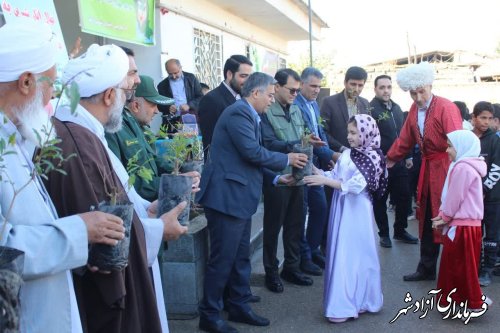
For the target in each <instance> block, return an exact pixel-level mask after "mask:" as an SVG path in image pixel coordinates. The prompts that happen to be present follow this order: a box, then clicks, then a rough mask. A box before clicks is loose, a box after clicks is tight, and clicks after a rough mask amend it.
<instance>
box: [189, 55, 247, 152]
mask: <svg viewBox="0 0 500 333" xmlns="http://www.w3.org/2000/svg"><path fill="white" fill-rule="evenodd" d="M252 66H253V64H252V62H251V61H250V60H248V58H247V57H245V56H243V55H239V54H235V55H232V56H231V57H229V58H228V59H227V60H226V63H225V64H224V81H222V82H221V84H220V85H219V86H218V87H217V88H215V89H214V90H212V91H210V92H208V93H207V94H206V95H205V96H204V97H203V98H202V99H201V101H200V105H199V108H198V123H199V125H200V131H201V136H202V141H203V150H204V151H205V160H206V159H207V157H208V153H209V152H208V147H209V146H210V143H211V142H212V135H213V133H214V128H215V124H216V123H217V120H218V119H219V117H220V115H221V114H222V111H224V109H225V108H227V107H228V106H229V105H231V104H233V103H234V102H236V100H238V99H240V98H241V96H240V95H241V88H242V87H243V84H244V83H245V81H246V80H247V79H248V77H249V76H250V74H252Z"/></svg>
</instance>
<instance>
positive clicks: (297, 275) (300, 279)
mask: <svg viewBox="0 0 500 333" xmlns="http://www.w3.org/2000/svg"><path fill="white" fill-rule="evenodd" d="M281 278H282V279H283V280H285V281H288V282H290V283H293V284H296V285H298V286H310V285H312V284H313V280H312V279H311V278H310V277H309V276H306V275H304V274H302V273H301V272H298V271H297V272H291V271H288V270H285V269H284V270H283V271H281Z"/></svg>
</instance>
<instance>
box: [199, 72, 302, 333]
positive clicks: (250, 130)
mask: <svg viewBox="0 0 500 333" xmlns="http://www.w3.org/2000/svg"><path fill="white" fill-rule="evenodd" d="M274 83H275V81H274V79H273V78H272V77H271V76H269V75H267V74H264V73H258V72H257V73H254V74H252V75H250V77H249V78H248V80H247V81H246V82H245V84H244V86H243V89H242V92H241V94H242V99H241V100H239V101H237V102H235V103H234V104H232V105H231V106H229V107H228V108H226V109H225V110H224V112H223V113H222V115H221V117H220V118H219V120H218V121H217V125H216V126H215V130H214V135H213V139H212V147H211V152H210V157H209V158H208V160H207V164H206V165H205V169H204V170H203V176H202V181H201V185H200V188H201V190H200V192H199V193H198V195H197V199H198V201H199V203H201V204H202V205H203V207H204V209H205V216H206V217H207V222H208V230H209V234H210V259H209V261H208V264H207V268H206V272H205V281H204V292H203V301H202V302H201V304H200V323H199V327H200V329H202V330H204V331H208V332H237V330H236V329H234V328H233V327H231V326H229V325H228V324H227V323H226V322H225V321H224V320H223V319H222V317H221V316H220V311H221V310H222V294H223V291H224V287H225V286H226V284H227V287H228V288H229V299H228V302H227V303H228V304H227V307H228V313H229V317H228V319H229V320H230V321H235V322H242V323H247V324H250V325H257V326H267V325H269V323H270V322H269V320H268V319H266V318H263V317H261V316H258V315H257V314H255V313H254V312H253V311H252V309H251V308H250V306H249V305H248V300H249V298H250V295H251V294H250V287H249V286H250V282H249V279H250V270H251V267H250V255H249V245H250V228H251V218H252V215H253V214H254V213H255V212H256V210H257V205H258V203H259V200H260V197H261V194H262V185H263V182H264V181H265V182H266V183H274V184H275V183H277V182H281V183H290V182H291V181H292V180H293V179H292V177H291V175H285V176H276V177H275V175H274V173H273V172H271V171H270V170H274V171H281V170H283V169H284V168H285V167H286V166H288V165H291V166H296V167H303V166H304V165H305V163H306V161H307V156H306V155H304V154H296V153H289V154H283V153H278V152H271V151H269V150H267V149H265V148H264V147H262V145H261V143H260V142H261V130H260V118H259V113H264V112H265V111H266V110H267V109H268V108H269V106H270V105H271V104H272V103H273V102H274ZM269 169H270V170H269Z"/></svg>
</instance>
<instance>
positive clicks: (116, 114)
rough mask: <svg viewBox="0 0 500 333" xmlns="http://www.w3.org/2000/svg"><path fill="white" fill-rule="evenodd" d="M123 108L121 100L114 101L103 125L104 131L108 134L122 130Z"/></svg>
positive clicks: (123, 102)
mask: <svg viewBox="0 0 500 333" xmlns="http://www.w3.org/2000/svg"><path fill="white" fill-rule="evenodd" d="M124 106H125V101H124V100H123V99H121V100H118V98H116V99H115V101H114V102H113V105H112V106H111V109H110V111H109V119H108V121H107V123H106V124H104V130H105V131H106V132H108V133H116V132H118V131H119V130H121V128H122V112H123V107H124Z"/></svg>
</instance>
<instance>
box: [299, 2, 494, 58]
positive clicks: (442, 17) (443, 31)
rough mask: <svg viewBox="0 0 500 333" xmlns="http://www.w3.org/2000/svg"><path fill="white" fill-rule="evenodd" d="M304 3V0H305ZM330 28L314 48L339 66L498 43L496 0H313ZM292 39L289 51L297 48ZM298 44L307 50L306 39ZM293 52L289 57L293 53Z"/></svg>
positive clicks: (486, 49)
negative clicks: (328, 55) (327, 55)
mask: <svg viewBox="0 0 500 333" xmlns="http://www.w3.org/2000/svg"><path fill="white" fill-rule="evenodd" d="M303 1H304V2H306V3H307V0H303ZM311 4H312V7H313V10H314V11H315V12H316V13H320V16H321V17H322V18H323V20H324V21H326V22H327V23H328V25H329V27H330V29H324V30H323V31H322V41H321V42H320V43H319V44H320V45H318V43H315V45H314V46H313V52H317V51H319V52H322V53H327V54H332V55H333V56H332V58H333V60H334V63H335V64H336V65H338V66H351V65H360V66H362V65H366V64H370V63H374V62H379V61H382V60H387V59H395V58H400V57H406V56H407V55H408V44H407V35H408V37H409V41H410V45H411V49H412V50H413V48H414V47H415V48H416V51H417V54H418V53H420V52H427V51H434V50H444V51H453V50H459V49H460V50H467V51H473V52H478V53H490V54H493V53H494V52H495V49H496V48H497V46H498V45H499V44H500V1H499V0H474V1H457V0H432V1H431V0H417V1H408V0H357V1H345V0H340V1H339V0H311ZM293 45H294V44H292V45H291V47H294V48H293V49H292V48H291V47H290V50H297V48H295V46H293ZM300 49H303V50H304V53H306V54H308V52H309V51H308V43H305V44H304V46H303V47H301V48H300ZM291 56H293V55H292V54H291Z"/></svg>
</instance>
